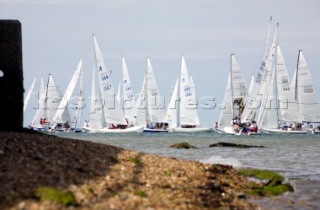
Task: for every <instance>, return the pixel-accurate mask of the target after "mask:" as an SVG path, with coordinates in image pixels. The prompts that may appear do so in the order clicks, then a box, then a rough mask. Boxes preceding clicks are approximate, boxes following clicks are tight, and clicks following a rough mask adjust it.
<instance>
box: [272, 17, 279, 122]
mask: <svg viewBox="0 0 320 210" xmlns="http://www.w3.org/2000/svg"><path fill="white" fill-rule="evenodd" d="M277 25H279V23H277ZM275 47H276V51H275V56H274V59H275V60H274V63H275V68H274V72H273V73H274V84H275V85H274V91H275V92H274V93H275V100H276V101H275V104H276V107H275V109H276V112H277V121H278V124H279V122H280V120H279V107H280V105H279V100H278V79H277V75H278V68H277V63H278V42H277V43H276V45H275Z"/></svg>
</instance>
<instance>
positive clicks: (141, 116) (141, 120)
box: [136, 76, 147, 127]
mask: <svg viewBox="0 0 320 210" xmlns="http://www.w3.org/2000/svg"><path fill="white" fill-rule="evenodd" d="M145 86H146V76H145V77H144V79H143V84H142V88H141V91H140V94H139V97H138V99H137V103H136V107H137V119H136V125H137V126H143V127H145V126H146V125H147V113H146V111H147V106H146V105H147V104H146V95H145V90H146V87H145Z"/></svg>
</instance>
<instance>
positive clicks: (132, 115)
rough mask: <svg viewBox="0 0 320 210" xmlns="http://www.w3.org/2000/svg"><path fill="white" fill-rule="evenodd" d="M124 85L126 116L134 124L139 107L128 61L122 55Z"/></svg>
mask: <svg viewBox="0 0 320 210" xmlns="http://www.w3.org/2000/svg"><path fill="white" fill-rule="evenodd" d="M122 85H123V88H122V89H123V108H124V116H125V117H126V118H127V119H128V122H129V124H131V125H134V124H135V122H136V117H137V107H136V104H135V103H136V102H135V99H134V93H133V90H132V84H131V81H130V77H129V73H128V68H127V65H126V61H125V59H124V57H123V56H122Z"/></svg>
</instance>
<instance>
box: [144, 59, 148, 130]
mask: <svg viewBox="0 0 320 210" xmlns="http://www.w3.org/2000/svg"><path fill="white" fill-rule="evenodd" d="M148 60H149V57H147V69H146V77H145V78H146V80H145V84H144V101H145V107H146V127H148V121H149V120H148V118H149V106H148Z"/></svg>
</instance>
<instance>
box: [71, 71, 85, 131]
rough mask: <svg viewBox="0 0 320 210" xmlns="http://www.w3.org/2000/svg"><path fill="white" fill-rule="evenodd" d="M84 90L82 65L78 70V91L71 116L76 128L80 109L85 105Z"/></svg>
mask: <svg viewBox="0 0 320 210" xmlns="http://www.w3.org/2000/svg"><path fill="white" fill-rule="evenodd" d="M84 100H85V98H84V92H83V65H82V68H81V70H80V76H79V92H78V97H77V104H76V107H75V109H76V110H75V114H74V117H73V124H74V127H75V128H78V127H79V126H80V125H81V118H82V111H83V109H84V107H85V103H84Z"/></svg>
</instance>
